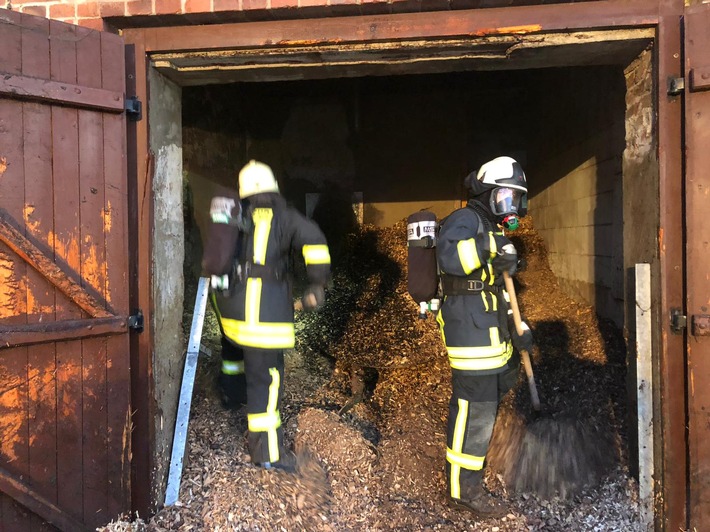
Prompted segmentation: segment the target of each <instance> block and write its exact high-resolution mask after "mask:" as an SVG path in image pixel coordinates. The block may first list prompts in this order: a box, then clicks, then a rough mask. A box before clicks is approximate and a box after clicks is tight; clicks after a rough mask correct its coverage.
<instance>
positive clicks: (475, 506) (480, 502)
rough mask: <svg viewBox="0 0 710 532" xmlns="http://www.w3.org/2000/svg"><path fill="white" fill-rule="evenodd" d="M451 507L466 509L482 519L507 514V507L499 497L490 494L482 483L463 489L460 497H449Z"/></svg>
mask: <svg viewBox="0 0 710 532" xmlns="http://www.w3.org/2000/svg"><path fill="white" fill-rule="evenodd" d="M449 504H450V505H451V507H453V508H456V509H459V510H468V511H469V512H471V513H473V514H474V515H476V516H477V517H480V518H482V519H488V518H495V517H504V516H505V515H507V514H508V512H509V510H508V507H507V506H506V505H505V504H504V503H503V502H501V501H500V500H499V499H497V498H496V497H494V496H493V495H491V494H490V493H489V492H488V491H487V490H486V489H485V488H484V487H483V485H482V484H477V485H475V486H474V487H472V488H468V489H465V490H463V489H462V493H461V498H460V499H454V498H453V497H451V498H449Z"/></svg>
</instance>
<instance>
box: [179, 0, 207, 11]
mask: <svg viewBox="0 0 710 532" xmlns="http://www.w3.org/2000/svg"><path fill="white" fill-rule="evenodd" d="M211 11H212V2H210V0H186V1H185V13H209V12H211Z"/></svg>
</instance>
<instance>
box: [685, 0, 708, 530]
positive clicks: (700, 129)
mask: <svg viewBox="0 0 710 532" xmlns="http://www.w3.org/2000/svg"><path fill="white" fill-rule="evenodd" d="M685 79H686V107H685V135H686V139H685V150H686V151H685V153H686V180H685V195H686V215H687V294H688V299H687V312H688V326H689V331H688V332H689V334H688V417H689V419H688V422H689V423H688V430H689V432H688V436H689V441H688V445H689V464H690V471H689V472H690V500H689V508H688V510H689V512H688V517H689V521H690V522H689V525H690V530H705V529H707V527H708V526H710V224H709V223H708V215H709V214H710V4H704V5H697V6H695V7H689V8H687V9H686V13H685Z"/></svg>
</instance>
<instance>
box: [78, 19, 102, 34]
mask: <svg viewBox="0 0 710 532" xmlns="http://www.w3.org/2000/svg"><path fill="white" fill-rule="evenodd" d="M79 26H83V27H85V28H91V29H92V30H99V31H104V30H106V23H105V22H104V19H102V18H100V17H96V18H80V19H79Z"/></svg>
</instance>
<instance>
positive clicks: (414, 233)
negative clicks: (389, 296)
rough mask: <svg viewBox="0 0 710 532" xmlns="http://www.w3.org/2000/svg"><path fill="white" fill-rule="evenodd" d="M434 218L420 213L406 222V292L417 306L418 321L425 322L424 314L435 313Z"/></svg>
mask: <svg viewBox="0 0 710 532" xmlns="http://www.w3.org/2000/svg"><path fill="white" fill-rule="evenodd" d="M436 227H437V223H436V215H435V214H434V213H433V212H430V211H419V212H415V213H414V214H411V215H410V216H409V217H408V218H407V267H408V270H409V274H408V276H407V290H408V292H409V295H410V296H411V297H412V299H414V301H416V302H417V303H418V304H419V308H420V311H419V317H420V318H425V317H426V311H427V310H438V301H437V302H436V303H435V304H434V306H432V305H431V304H430V301H431V300H432V299H434V298H435V297H436V295H437V288H438V275H437V266H436Z"/></svg>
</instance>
